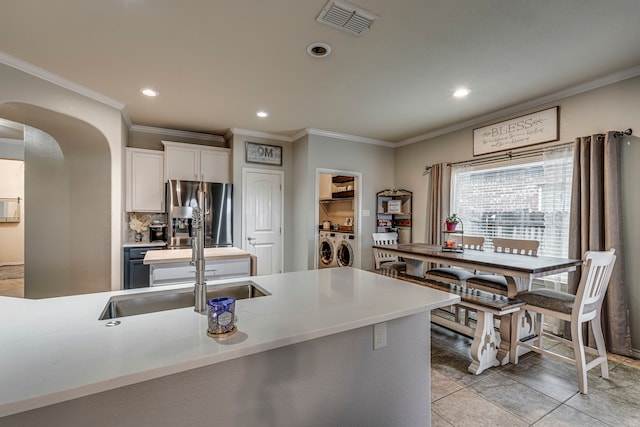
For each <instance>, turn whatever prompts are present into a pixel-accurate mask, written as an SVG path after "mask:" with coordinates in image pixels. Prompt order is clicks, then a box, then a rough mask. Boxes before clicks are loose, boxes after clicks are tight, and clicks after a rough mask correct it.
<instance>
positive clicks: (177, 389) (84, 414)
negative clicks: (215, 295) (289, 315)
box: [0, 313, 431, 427]
mask: <svg viewBox="0 0 640 427" xmlns="http://www.w3.org/2000/svg"><path fill="white" fill-rule="evenodd" d="M428 324H429V318H428V313H420V314H416V315H413V316H409V317H403V318H400V319H396V320H392V321H389V322H387V336H388V346H387V347H385V348H382V349H379V350H375V351H374V350H373V333H372V328H373V326H366V327H363V328H359V329H355V330H352V331H347V332H343V333H340V334H335V335H330V336H328V337H324V338H319V339H315V340H311V341H306V342H302V343H299V344H294V345H290V346H286V347H282V348H278V349H275V350H270V351H266V352H262V353H258V354H254V355H252V356H247V357H243V358H239V359H235V360H230V361H227V362H223V363H219V364H216V365H212V366H208V367H204V368H199V369H194V370H190V371H186V372H183V373H179V374H174V375H169V376H166V377H162V378H158V379H156V380H152V381H146V382H142V383H139V384H134V385H131V386H127V387H122V388H118V389H115V390H111V391H107V392H103V393H98V394H94V395H91V396H87V397H84V398H79V399H75V400H70V401H68V402H64V403H60V404H56V405H51V406H47V407H44V408H40V409H36V410H33V411H28V412H23V413H20V414H17V415H13V416H9V417H5V418H0V426H18V425H19V426H22V427H30V426H43V425H52V423H53V425H59V426H68V427H74V426H78V427H79V426H88V425H91V426H96V427H98V426H116V425H117V426H120V427H127V426H135V427H138V426H158V427H162V426H171V427H173V426H196V425H203V426H209V425H211V426H214V425H215V426H256V427H259V426H265V427H266V426H269V427H272V426H278V427H288V426H291V427H300V426H305V427H314V426H318V427H321V426H322V427H324V426H394V427H405V426H406V427H414V426H427V425H430V423H429V420H430V417H431V405H430V397H429V396H430V390H429V388H430V386H429V385H430V383H431V382H430V370H429V366H430V363H431V362H430V360H431V358H430V353H429V348H430V331H429V328H428ZM204 339H207V338H206V337H205V338H204ZM52 420H53V421H52Z"/></svg>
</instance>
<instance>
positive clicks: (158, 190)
mask: <svg viewBox="0 0 640 427" xmlns="http://www.w3.org/2000/svg"><path fill="white" fill-rule="evenodd" d="M126 156H127V160H126V168H127V171H126V175H127V179H126V183H127V184H126V185H127V191H126V193H127V194H126V209H127V212H163V211H164V206H163V205H164V153H163V152H162V151H155V150H142V149H139V148H127V149H126Z"/></svg>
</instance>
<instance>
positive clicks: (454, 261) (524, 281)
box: [373, 243, 582, 298]
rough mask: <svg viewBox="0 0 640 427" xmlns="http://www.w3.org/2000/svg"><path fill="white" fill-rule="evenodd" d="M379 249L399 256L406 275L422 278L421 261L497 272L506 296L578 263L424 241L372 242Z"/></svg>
mask: <svg viewBox="0 0 640 427" xmlns="http://www.w3.org/2000/svg"><path fill="white" fill-rule="evenodd" d="M373 248H376V249H377V250H379V251H383V252H388V253H390V254H393V255H395V256H399V257H402V258H403V259H404V261H405V262H406V263H407V274H410V275H412V276H418V277H424V273H425V269H426V267H425V263H428V262H431V263H435V264H444V265H450V266H455V267H462V268H467V269H470V270H479V271H481V272H483V273H495V274H501V275H503V276H504V277H505V278H506V279H507V286H508V288H509V291H508V297H509V298H514V297H515V296H516V295H517V294H518V293H519V292H523V291H528V290H530V289H531V283H532V282H533V279H536V278H539V277H544V276H549V275H551V274H558V273H566V272H569V271H575V269H576V267H578V266H579V265H581V264H582V261H581V260H579V259H571V258H559V257H548V256H525V255H516V254H508V253H501V252H493V251H477V250H465V251H462V252H454V251H446V250H443V248H442V247H441V246H439V245H430V244H426V243H398V244H395V245H384V246H382V245H380V246H378V245H373Z"/></svg>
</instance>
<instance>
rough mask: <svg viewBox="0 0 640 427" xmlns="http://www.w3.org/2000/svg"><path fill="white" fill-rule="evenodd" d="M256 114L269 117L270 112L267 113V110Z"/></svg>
mask: <svg viewBox="0 0 640 427" xmlns="http://www.w3.org/2000/svg"><path fill="white" fill-rule="evenodd" d="M256 116H258V117H260V118H263V119H264V118H265V117H269V113H267V112H266V111H258V112H257V113H256Z"/></svg>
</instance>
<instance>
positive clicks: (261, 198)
mask: <svg viewBox="0 0 640 427" xmlns="http://www.w3.org/2000/svg"><path fill="white" fill-rule="evenodd" d="M282 180H283V173H282V172H279V171H267V170H251V169H244V170H243V180H242V182H243V187H244V189H243V190H244V191H243V192H242V194H243V208H242V211H243V212H244V215H243V226H242V230H243V233H242V236H243V237H242V240H243V243H242V246H243V249H244V250H245V251H247V252H249V253H251V254H252V255H255V256H256V257H257V259H258V268H257V274H258V275H262V274H275V273H281V272H282V269H283V263H282V256H283V255H282V254H283V247H282V209H283V207H282V205H283V199H282Z"/></svg>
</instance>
